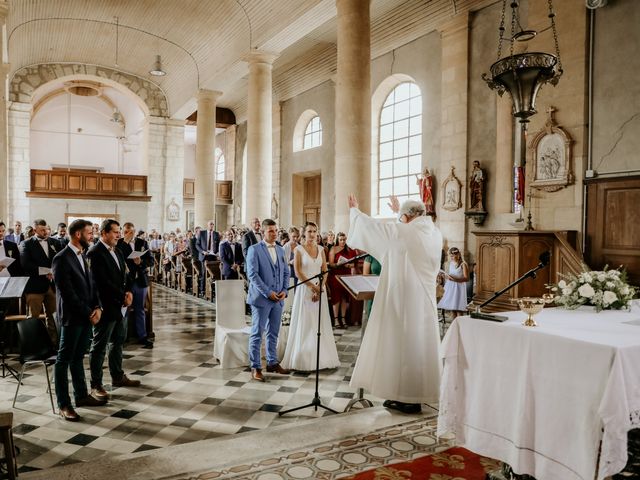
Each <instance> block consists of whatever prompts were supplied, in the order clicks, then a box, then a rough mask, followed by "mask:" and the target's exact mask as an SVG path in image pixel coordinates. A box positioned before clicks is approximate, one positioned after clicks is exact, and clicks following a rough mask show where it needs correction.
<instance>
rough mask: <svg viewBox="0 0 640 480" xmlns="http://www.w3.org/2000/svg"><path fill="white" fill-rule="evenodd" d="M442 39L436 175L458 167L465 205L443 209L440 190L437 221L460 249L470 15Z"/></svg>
mask: <svg viewBox="0 0 640 480" xmlns="http://www.w3.org/2000/svg"><path fill="white" fill-rule="evenodd" d="M440 35H441V39H442V93H441V95H442V104H441V105H442V124H441V128H440V131H441V132H442V135H441V139H440V159H441V160H440V165H439V166H438V175H437V176H436V178H438V179H439V180H440V183H441V184H442V182H443V181H444V179H445V178H447V177H448V176H449V173H450V172H451V167H455V174H456V177H458V178H459V179H460V181H461V182H462V199H463V201H462V205H463V206H462V208H459V209H458V210H456V211H454V212H450V211H448V210H444V209H443V208H441V207H440V205H442V198H441V197H440V196H441V195H443V192H439V193H438V198H437V207H436V208H437V210H436V211H437V214H438V224H439V226H440V230H441V231H442V236H443V239H444V241H445V245H446V246H448V247H451V246H457V247H459V248H460V249H462V248H463V247H464V243H465V216H464V209H465V207H466V203H467V202H468V197H469V192H468V179H467V176H468V175H467V133H468V126H467V119H468V107H467V91H468V78H469V16H468V14H467V13H464V14H460V15H457V16H456V17H454V18H453V19H452V20H450V21H449V22H447V23H446V24H444V25H443V26H442V27H440Z"/></svg>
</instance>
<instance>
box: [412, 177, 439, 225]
mask: <svg viewBox="0 0 640 480" xmlns="http://www.w3.org/2000/svg"><path fill="white" fill-rule="evenodd" d="M416 183H417V184H418V188H419V189H420V199H421V200H422V203H424V207H425V209H426V213H427V215H433V214H434V213H435V211H436V210H435V207H434V204H433V176H432V175H431V173H429V169H428V168H425V169H424V172H422V173H421V174H420V175H416Z"/></svg>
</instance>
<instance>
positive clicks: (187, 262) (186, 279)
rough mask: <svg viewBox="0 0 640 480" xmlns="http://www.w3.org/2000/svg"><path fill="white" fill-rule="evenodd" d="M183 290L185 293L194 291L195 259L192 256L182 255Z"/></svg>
mask: <svg viewBox="0 0 640 480" xmlns="http://www.w3.org/2000/svg"><path fill="white" fill-rule="evenodd" d="M182 269H183V270H184V272H183V275H182V281H183V285H182V291H183V292H185V293H189V294H191V293H193V259H192V258H191V257H182Z"/></svg>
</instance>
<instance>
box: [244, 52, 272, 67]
mask: <svg viewBox="0 0 640 480" xmlns="http://www.w3.org/2000/svg"><path fill="white" fill-rule="evenodd" d="M279 56H280V54H279V53H276V52H266V51H264V50H253V51H251V52H249V53H248V54H246V55H245V56H244V58H243V60H244V61H245V62H248V63H249V64H252V63H267V64H269V65H272V64H273V62H274V61H275V60H276V58H278V57H279Z"/></svg>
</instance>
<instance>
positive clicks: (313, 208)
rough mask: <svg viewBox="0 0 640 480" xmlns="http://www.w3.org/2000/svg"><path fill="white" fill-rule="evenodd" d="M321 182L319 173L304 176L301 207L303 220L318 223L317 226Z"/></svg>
mask: <svg viewBox="0 0 640 480" xmlns="http://www.w3.org/2000/svg"><path fill="white" fill-rule="evenodd" d="M321 182H322V176H321V175H314V176H312V177H305V179H304V197H303V198H304V203H303V207H302V212H303V218H304V221H305V222H313V223H315V224H316V225H318V228H320V205H321V193H322V190H321V185H322V183H321Z"/></svg>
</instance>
